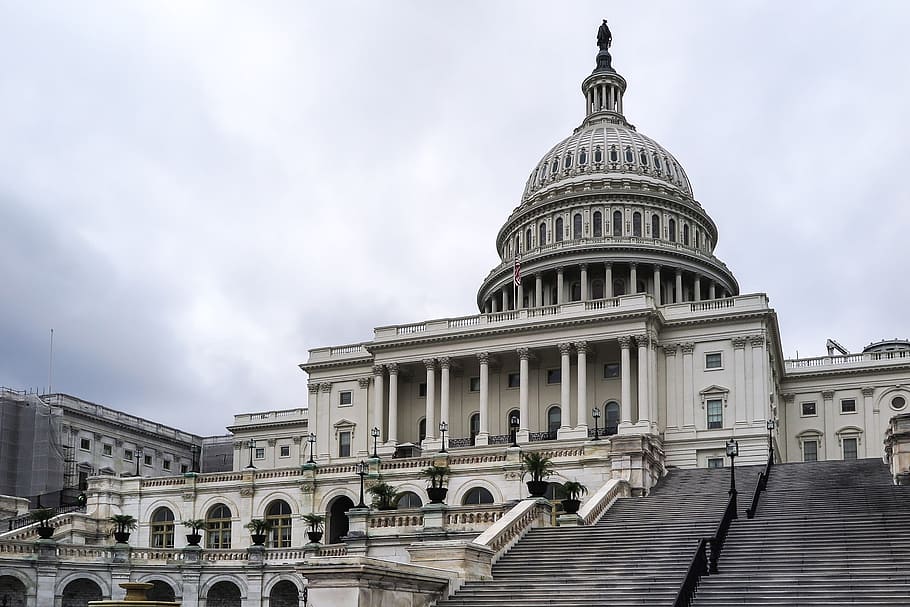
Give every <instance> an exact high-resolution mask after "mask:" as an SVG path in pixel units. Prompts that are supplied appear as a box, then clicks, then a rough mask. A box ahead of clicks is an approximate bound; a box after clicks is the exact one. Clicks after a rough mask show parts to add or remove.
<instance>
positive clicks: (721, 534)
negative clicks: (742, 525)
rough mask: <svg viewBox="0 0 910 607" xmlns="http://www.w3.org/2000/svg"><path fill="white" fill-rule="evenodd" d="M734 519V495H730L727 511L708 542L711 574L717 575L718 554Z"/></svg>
mask: <svg viewBox="0 0 910 607" xmlns="http://www.w3.org/2000/svg"><path fill="white" fill-rule="evenodd" d="M735 518H736V494H735V493H731V494H730V499H729V501H727V509H726V510H724V515H723V517H721V519H720V523H719V524H718V525H717V531H716V532H715V533H714V537H712V538H710V540H709V542H710V543H711V559H710V561H711V562H710V567H709V569H710V572H711V573H717V561H718V560H719V559H720V552H721V550H723V548H724V542H725V541H727V532H728V531H729V530H730V524H731V523H732V522H733V519H735Z"/></svg>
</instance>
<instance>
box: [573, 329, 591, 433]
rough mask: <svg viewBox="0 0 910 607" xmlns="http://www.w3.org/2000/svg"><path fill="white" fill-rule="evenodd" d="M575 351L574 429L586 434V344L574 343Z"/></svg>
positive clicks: (581, 342) (582, 342)
mask: <svg viewBox="0 0 910 607" xmlns="http://www.w3.org/2000/svg"><path fill="white" fill-rule="evenodd" d="M575 351H576V352H578V401H577V404H576V407H575V411H576V413H575V424H576V425H575V428H576V429H580V430H583V431H584V433H585V435H587V433H588V415H587V413H586V411H587V407H588V343H587V342H584V341H577V342H575Z"/></svg>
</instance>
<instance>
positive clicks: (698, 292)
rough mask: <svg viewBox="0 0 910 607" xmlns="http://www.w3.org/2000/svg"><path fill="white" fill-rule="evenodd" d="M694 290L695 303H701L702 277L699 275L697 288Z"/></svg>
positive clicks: (696, 281) (697, 276) (696, 278)
mask: <svg viewBox="0 0 910 607" xmlns="http://www.w3.org/2000/svg"><path fill="white" fill-rule="evenodd" d="M692 290H693V291H695V292H694V293H693V295H694V297H693V298H692V299H694V300H695V301H701V276H699V275H698V274H696V275H695V286H694V288H693V289H692Z"/></svg>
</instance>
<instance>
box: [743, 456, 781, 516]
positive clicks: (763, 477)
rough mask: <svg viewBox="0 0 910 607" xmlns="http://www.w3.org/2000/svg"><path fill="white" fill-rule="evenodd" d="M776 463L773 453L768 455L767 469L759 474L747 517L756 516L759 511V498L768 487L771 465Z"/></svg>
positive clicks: (747, 510)
mask: <svg viewBox="0 0 910 607" xmlns="http://www.w3.org/2000/svg"><path fill="white" fill-rule="evenodd" d="M773 464H774V456H773V454H771V455H768V461H767V462H766V463H765V469H764V470H762V471H761V472H760V473H759V475H758V483H757V484H756V485H755V492H754V493H753V494H752V505H751V506H749V508H747V509H746V518H754V517H755V513H756V512H757V511H758V498H759V496H760V495H761V492H762V491H764V490H765V489H766V488H767V487H768V477H769V476H771V466H772V465H773Z"/></svg>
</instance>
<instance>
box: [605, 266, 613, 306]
mask: <svg viewBox="0 0 910 607" xmlns="http://www.w3.org/2000/svg"><path fill="white" fill-rule="evenodd" d="M604 270H605V271H604V297H607V298H610V297H613V264H612V263H605V264H604Z"/></svg>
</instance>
